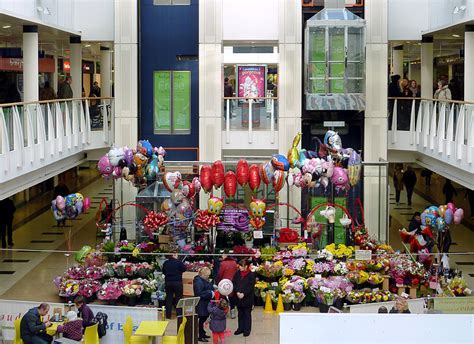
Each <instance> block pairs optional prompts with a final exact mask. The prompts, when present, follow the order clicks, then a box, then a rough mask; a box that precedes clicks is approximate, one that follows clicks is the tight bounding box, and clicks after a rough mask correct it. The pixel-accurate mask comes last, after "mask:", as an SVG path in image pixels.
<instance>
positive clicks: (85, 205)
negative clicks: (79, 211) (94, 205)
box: [83, 197, 91, 211]
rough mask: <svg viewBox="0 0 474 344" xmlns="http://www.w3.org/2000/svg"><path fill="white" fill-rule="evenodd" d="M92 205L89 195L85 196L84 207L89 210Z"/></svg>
mask: <svg viewBox="0 0 474 344" xmlns="http://www.w3.org/2000/svg"><path fill="white" fill-rule="evenodd" d="M90 207H91V199H90V198H89V197H86V198H84V202H83V208H84V211H87V210H88V209H89V208H90Z"/></svg>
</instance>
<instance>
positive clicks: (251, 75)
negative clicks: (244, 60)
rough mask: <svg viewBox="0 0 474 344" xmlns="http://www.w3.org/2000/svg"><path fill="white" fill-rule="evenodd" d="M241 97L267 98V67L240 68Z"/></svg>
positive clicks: (238, 74) (238, 75)
mask: <svg viewBox="0 0 474 344" xmlns="http://www.w3.org/2000/svg"><path fill="white" fill-rule="evenodd" d="M237 83H238V85H239V92H238V96H239V97H252V98H255V97H265V86H266V77H265V66H238V70H237Z"/></svg>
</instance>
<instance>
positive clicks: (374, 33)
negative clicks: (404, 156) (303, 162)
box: [363, 0, 388, 241]
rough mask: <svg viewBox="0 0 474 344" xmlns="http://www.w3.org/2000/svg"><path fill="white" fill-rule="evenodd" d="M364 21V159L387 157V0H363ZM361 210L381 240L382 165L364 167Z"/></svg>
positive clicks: (384, 216)
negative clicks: (365, 22) (365, 28)
mask: <svg viewBox="0 0 474 344" xmlns="http://www.w3.org/2000/svg"><path fill="white" fill-rule="evenodd" d="M365 10H366V15H365V19H366V21H367V36H366V37H367V38H366V39H367V44H366V66H367V67H366V72H365V77H366V91H365V97H366V107H365V119H364V149H363V161H364V162H367V163H378V162H380V161H381V160H387V141H388V131H387V130H388V127H387V121H388V119H387V116H388V114H387V78H386V75H387V59H388V56H387V55H388V44H387V41H388V38H387V23H388V21H387V12H388V4H387V0H367V1H366V2H365ZM363 178H364V179H363V182H364V211H365V222H366V226H367V228H368V230H369V233H370V235H373V236H374V237H376V238H378V239H380V240H382V241H384V240H385V233H386V231H387V218H388V214H387V211H386V209H387V204H388V203H387V202H388V195H387V189H386V188H387V177H386V171H385V168H384V167H379V166H364V169H363Z"/></svg>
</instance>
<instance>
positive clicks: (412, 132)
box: [410, 98, 416, 146]
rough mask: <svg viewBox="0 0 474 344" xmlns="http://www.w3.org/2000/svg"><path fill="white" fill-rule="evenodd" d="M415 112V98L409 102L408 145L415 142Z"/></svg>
mask: <svg viewBox="0 0 474 344" xmlns="http://www.w3.org/2000/svg"><path fill="white" fill-rule="evenodd" d="M415 113H416V98H415V99H413V101H412V103H411V112H410V145H412V146H413V144H414V143H415Z"/></svg>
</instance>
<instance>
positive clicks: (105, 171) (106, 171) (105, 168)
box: [97, 155, 113, 178]
mask: <svg viewBox="0 0 474 344" xmlns="http://www.w3.org/2000/svg"><path fill="white" fill-rule="evenodd" d="M97 168H98V169H99V172H100V174H101V175H102V177H105V178H107V177H110V175H111V174H112V172H113V166H112V165H111V164H110V160H109V157H108V156H107V155H104V156H103V157H101V158H100V159H99V162H98V163H97Z"/></svg>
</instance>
